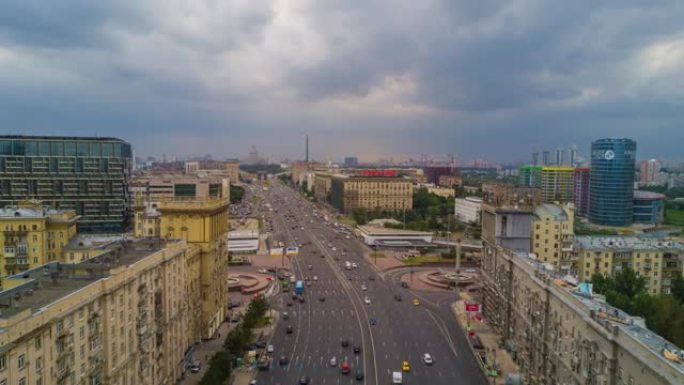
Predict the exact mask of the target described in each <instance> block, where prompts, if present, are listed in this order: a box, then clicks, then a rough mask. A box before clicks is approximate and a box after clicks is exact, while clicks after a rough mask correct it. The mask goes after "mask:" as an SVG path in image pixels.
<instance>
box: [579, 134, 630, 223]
mask: <svg viewBox="0 0 684 385" xmlns="http://www.w3.org/2000/svg"><path fill="white" fill-rule="evenodd" d="M635 159H636V142H635V141H633V140H631V139H624V138H609V139H599V140H597V141H595V142H593V143H592V144H591V176H590V184H589V186H590V187H589V220H590V221H591V222H592V223H595V224H599V225H606V226H629V225H631V224H632V219H633V209H632V208H633V199H634V169H635Z"/></svg>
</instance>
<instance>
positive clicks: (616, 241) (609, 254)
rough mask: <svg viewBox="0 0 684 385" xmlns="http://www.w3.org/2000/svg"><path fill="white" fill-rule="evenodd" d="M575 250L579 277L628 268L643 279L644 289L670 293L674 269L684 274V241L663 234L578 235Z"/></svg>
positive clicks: (589, 278)
mask: <svg viewBox="0 0 684 385" xmlns="http://www.w3.org/2000/svg"><path fill="white" fill-rule="evenodd" d="M574 254H575V260H576V266H577V268H576V269H577V273H578V277H579V279H580V280H583V281H589V280H591V276H592V275H594V274H602V275H605V276H611V275H613V274H615V273H616V272H618V271H620V270H622V269H625V268H631V269H632V270H634V271H635V272H636V273H637V274H638V275H639V276H641V277H644V278H645V279H646V289H647V290H648V293H649V294H654V295H655V294H670V290H671V284H672V279H673V278H674V276H676V274H677V272H678V274H679V275H682V274H683V270H682V265H683V263H682V262H683V261H684V245H681V244H680V243H678V242H675V241H669V240H666V239H663V238H654V237H637V236H624V237H623V236H580V237H577V239H576V242H575V251H574Z"/></svg>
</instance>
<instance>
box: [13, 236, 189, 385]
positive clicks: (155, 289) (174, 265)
mask: <svg viewBox="0 0 684 385" xmlns="http://www.w3.org/2000/svg"><path fill="white" fill-rule="evenodd" d="M198 253H199V250H198V248H196V247H192V246H189V245H188V244H187V243H186V242H184V241H174V242H161V243H160V242H158V241H151V242H150V241H139V242H121V243H118V244H116V245H111V246H110V248H109V249H108V251H107V252H106V253H103V254H102V255H100V256H98V257H97V258H96V259H94V260H91V261H88V262H84V263H77V264H62V263H59V262H50V263H48V264H46V265H44V266H41V267H38V268H35V269H31V270H29V271H26V272H23V273H22V274H20V275H15V276H12V277H9V278H8V279H7V281H8V282H7V285H6V286H4V287H3V290H2V291H1V292H0V303H3V304H9V303H11V304H12V305H11V306H7V307H3V309H2V315H0V323H2V332H0V346H2V349H0V363H1V364H2V368H3V370H1V371H0V383H1V384H11V385H17V384H19V385H21V384H27V385H28V384H41V385H53V384H54V385H57V384H105V383H109V384H143V385H144V384H149V385H156V384H173V383H176V381H178V380H179V379H180V378H181V377H182V376H183V373H184V372H185V370H186V368H187V367H188V364H189V362H188V360H187V357H186V352H187V351H188V349H190V348H191V347H192V346H193V344H194V343H196V342H198V339H197V338H194V336H198V335H199V333H193V329H192V328H193V325H194V323H193V319H194V318H199V313H193V312H192V311H191V309H192V306H193V304H192V302H191V301H193V300H195V298H194V296H193V295H192V293H193V291H195V290H196V288H193V287H191V286H189V285H188V284H187V281H186V279H185V278H186V276H187V270H186V267H187V266H188V260H190V259H193V258H195V255H197V254H198Z"/></svg>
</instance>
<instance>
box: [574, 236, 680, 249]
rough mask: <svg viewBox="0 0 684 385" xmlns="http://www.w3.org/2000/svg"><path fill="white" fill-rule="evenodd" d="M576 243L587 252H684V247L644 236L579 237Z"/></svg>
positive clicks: (673, 242)
mask: <svg viewBox="0 0 684 385" xmlns="http://www.w3.org/2000/svg"><path fill="white" fill-rule="evenodd" d="M575 242H576V244H577V245H579V247H580V248H582V249H585V250H605V249H614V250H622V249H630V250H658V249H660V250H672V249H676V250H679V251H683V252H684V245H682V244H681V243H679V242H675V241H670V240H666V239H664V238H653V237H644V236H578V237H576V238H575Z"/></svg>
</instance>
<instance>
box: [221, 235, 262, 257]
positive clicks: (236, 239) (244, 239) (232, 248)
mask: <svg viewBox="0 0 684 385" xmlns="http://www.w3.org/2000/svg"><path fill="white" fill-rule="evenodd" d="M257 250H259V231H258V230H235V231H230V232H229V233H228V252H229V253H231V254H241V253H256V252H257Z"/></svg>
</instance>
